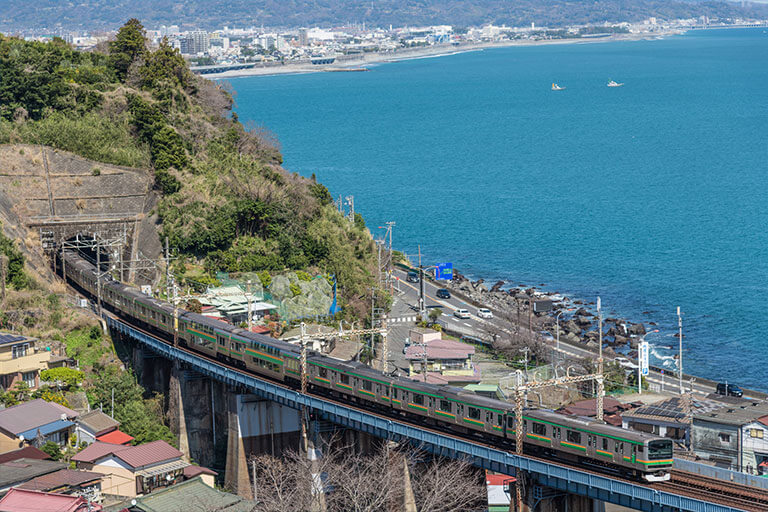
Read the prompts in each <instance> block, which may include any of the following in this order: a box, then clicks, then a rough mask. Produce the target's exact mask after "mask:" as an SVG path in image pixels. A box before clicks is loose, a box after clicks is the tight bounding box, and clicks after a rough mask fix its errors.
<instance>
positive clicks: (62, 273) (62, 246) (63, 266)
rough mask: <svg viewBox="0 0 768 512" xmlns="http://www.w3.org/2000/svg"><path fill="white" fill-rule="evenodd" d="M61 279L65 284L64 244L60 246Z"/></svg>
mask: <svg viewBox="0 0 768 512" xmlns="http://www.w3.org/2000/svg"><path fill="white" fill-rule="evenodd" d="M61 278H62V279H63V280H64V284H66V283H67V266H66V265H65V264H64V243H63V242H62V244H61Z"/></svg>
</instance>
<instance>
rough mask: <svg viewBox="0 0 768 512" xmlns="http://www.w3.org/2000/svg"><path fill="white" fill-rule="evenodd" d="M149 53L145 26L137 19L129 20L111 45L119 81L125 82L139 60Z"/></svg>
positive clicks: (111, 55) (110, 49)
mask: <svg viewBox="0 0 768 512" xmlns="http://www.w3.org/2000/svg"><path fill="white" fill-rule="evenodd" d="M146 53H147V40H146V32H145V31H144V26H143V25H142V24H141V22H140V21H139V20H137V19H136V18H131V19H129V20H128V21H127V22H126V23H125V25H123V26H122V27H120V30H118V31H117V35H116V36H115V40H114V41H112V42H110V43H109V54H110V57H111V58H112V59H111V60H112V62H111V64H112V68H113V69H114V71H115V74H116V75H117V77H118V79H120V80H121V81H125V79H126V77H127V76H128V70H129V69H130V67H131V66H132V65H133V63H134V62H135V61H136V60H137V59H141V58H143V57H144V56H145V55H146Z"/></svg>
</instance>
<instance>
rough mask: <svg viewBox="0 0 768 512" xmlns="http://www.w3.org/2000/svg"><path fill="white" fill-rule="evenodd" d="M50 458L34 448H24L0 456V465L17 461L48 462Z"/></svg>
mask: <svg viewBox="0 0 768 512" xmlns="http://www.w3.org/2000/svg"><path fill="white" fill-rule="evenodd" d="M50 458H51V456H50V455H48V454H47V453H45V452H44V451H43V450H40V449H38V448H35V447H34V446H25V447H24V448H21V449H19V450H13V451H12V452H7V453H3V454H0V464H2V463H4V462H11V461H12V460H18V459H37V460H48V459H50Z"/></svg>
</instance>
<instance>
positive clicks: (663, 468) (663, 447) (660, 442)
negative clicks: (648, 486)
mask: <svg viewBox="0 0 768 512" xmlns="http://www.w3.org/2000/svg"><path fill="white" fill-rule="evenodd" d="M645 445H646V446H645V453H647V454H648V457H647V459H648V460H645V459H639V458H638V459H636V462H637V463H639V464H641V465H642V466H643V469H642V473H643V479H644V480H647V481H649V482H664V481H666V480H669V478H670V475H669V470H670V469H672V464H673V463H674V458H673V457H674V455H673V444H672V440H671V439H661V438H659V439H653V440H650V441H646V443H645Z"/></svg>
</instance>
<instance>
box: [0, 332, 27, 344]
mask: <svg viewBox="0 0 768 512" xmlns="http://www.w3.org/2000/svg"><path fill="white" fill-rule="evenodd" d="M23 341H26V342H27V343H32V342H34V341H36V340H35V338H28V337H27V336H20V335H18V334H11V333H5V332H0V346H2V345H10V344H14V343H21V342H23Z"/></svg>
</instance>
